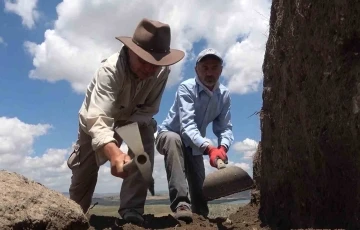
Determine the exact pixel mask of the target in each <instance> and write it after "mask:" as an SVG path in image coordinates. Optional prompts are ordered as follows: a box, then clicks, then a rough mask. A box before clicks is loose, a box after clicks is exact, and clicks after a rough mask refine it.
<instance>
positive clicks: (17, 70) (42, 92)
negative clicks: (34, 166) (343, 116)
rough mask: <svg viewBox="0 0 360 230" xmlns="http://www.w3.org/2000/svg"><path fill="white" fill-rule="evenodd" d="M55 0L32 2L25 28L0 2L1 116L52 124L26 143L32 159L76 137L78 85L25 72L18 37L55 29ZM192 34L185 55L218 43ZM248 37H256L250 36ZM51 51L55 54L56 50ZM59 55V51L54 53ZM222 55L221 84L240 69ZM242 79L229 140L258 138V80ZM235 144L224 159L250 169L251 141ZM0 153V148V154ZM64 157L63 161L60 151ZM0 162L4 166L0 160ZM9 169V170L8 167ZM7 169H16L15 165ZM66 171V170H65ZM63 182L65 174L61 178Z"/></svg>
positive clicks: (27, 59) (28, 61)
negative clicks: (33, 13) (33, 12)
mask: <svg viewBox="0 0 360 230" xmlns="http://www.w3.org/2000/svg"><path fill="white" fill-rule="evenodd" d="M13 2H14V1H13ZM35 2H36V1H35ZM61 2H62V1H58V0H57V1H45V0H40V1H38V2H37V5H36V11H37V12H38V13H39V14H40V17H38V19H37V20H35V24H34V26H33V27H32V28H28V27H26V26H25V25H24V24H22V17H21V15H18V14H16V13H14V12H6V11H5V4H4V1H2V2H1V5H0V6H1V9H2V10H1V11H0V37H1V38H2V40H3V42H2V43H1V42H0V60H1V65H0V72H1V73H2V74H1V77H0V85H1V91H0V98H1V99H0V117H5V118H6V119H10V118H14V117H17V118H18V119H19V120H20V121H21V122H22V123H24V124H28V125H37V124H49V125H51V126H52V127H51V128H50V129H47V131H46V134H43V135H38V136H36V135H35V136H34V141H33V142H32V143H31V145H29V147H30V148H32V149H33V151H34V154H33V155H31V157H32V158H35V157H36V156H37V157H41V156H42V155H43V154H44V153H45V152H46V151H48V150H49V149H66V150H69V148H70V147H71V144H72V143H73V142H75V141H76V136H77V123H78V120H77V118H78V116H77V115H78V110H79V108H80V106H81V103H82V101H83V98H84V94H83V93H82V92H81V90H76V89H74V88H73V87H72V85H71V80H69V79H70V78H66V77H64V79H60V80H58V81H54V82H50V81H48V80H44V79H46V77H48V76H42V79H31V78H30V77H29V72H30V71H31V70H33V69H36V68H37V67H39V66H34V65H33V59H34V54H31V53H29V52H28V51H27V49H26V47H25V46H24V42H26V41H30V42H33V43H35V44H41V43H43V42H45V40H46V38H45V36H44V33H45V31H46V30H48V29H56V28H54V21H55V20H57V19H58V17H65V16H64V15H59V14H58V13H57V12H56V6H57V5H58V4H59V3H61ZM80 2H82V1H80ZM214 7H215V6H214ZM79 15H81V14H79ZM79 20H80V18H79ZM134 20H135V19H134ZM135 21H136V20H135ZM134 23H135V22H134ZM136 23H137V21H136ZM131 29H132V28H129V31H130V30H131ZM63 30H64V29H63ZM250 31H251V30H250ZM198 37H199V39H197V40H196V41H194V42H193V43H192V47H191V48H190V49H189V48H188V49H186V52H187V54H189V56H191V54H192V55H197V54H198V53H199V52H200V51H201V50H202V49H203V48H206V47H209V46H211V47H216V46H217V44H218V42H214V41H211V39H209V38H207V37H206V36H203V37H201V34H200V35H198ZM238 37H239V36H238ZM111 39H112V38H111ZM114 40H115V39H114ZM253 40H254V41H256V39H253ZM262 41H266V39H263V40H262ZM234 42H236V41H234ZM241 42H243V41H242V40H239V39H237V43H239V44H240V43H241ZM253 43H254V42H253ZM115 44H116V43H115ZM262 45H264V44H262ZM120 47H121V44H120V43H118V46H116V45H115V46H112V47H111V48H112V49H111V50H112V51H113V52H116V51H117V49H120ZM219 47H220V46H219ZM219 50H221V48H219ZM227 50H228V51H226V48H224V50H222V51H223V52H222V53H223V54H224V56H225V55H227V54H230V53H231V52H230V51H231V46H230V48H228V49H227ZM234 51H236V49H235V48H234V49H233V52H234ZM261 54H262V53H261V52H260V55H259V57H260V59H259V60H258V62H259V63H260V64H259V63H255V65H257V69H258V70H259V66H260V67H261V63H262V60H261ZM53 55H56V53H55V54H53ZM104 55H105V54H104ZM59 56H61V55H60V54H59ZM249 56H251V54H249ZM227 57H228V58H227V59H226V58H225V65H226V64H227V63H226V60H229V62H230V61H231V66H233V67H232V68H230V67H229V69H231V71H228V72H225V74H226V73H229V72H231V73H232V76H233V77H230V75H231V74H230V73H229V74H228V75H224V76H222V78H221V81H222V82H223V83H224V84H225V85H229V84H230V85H232V83H233V82H236V79H235V77H236V74H237V73H236V71H237V69H236V68H238V70H239V71H241V70H242V67H237V65H238V64H239V63H238V62H237V61H236V59H235V64H234V58H231V57H232V56H230V55H229V56H227ZM235 57H236V56H235ZM89 58H91V57H89ZM244 58H247V57H246V55H245V56H244V55H242V57H241V58H239V61H240V60H245V59H244ZM245 61H247V60H245ZM249 63H250V62H249ZM240 64H241V63H240ZM250 64H251V63H250ZM46 65H47V68H51V66H52V65H54V66H56V65H57V62H47V63H46ZM193 65H194V62H193V60H191V59H190V60H185V61H184V63H183V65H182V66H181V70H182V72H183V79H182V80H185V79H187V78H192V77H194V74H195V72H194V67H193ZM94 68H95V67H94ZM47 73H49V72H47ZM178 73H179V72H178ZM255 73H256V71H255ZM78 74H79V77H80V78H81V77H82V75H84V79H86V80H84V82H88V81H89V80H90V79H91V75H86V74H84V73H82V72H81V71H79V72H78ZM261 74H262V73H261V72H259V71H258V72H257V74H255V75H256V77H257V78H260V79H262V76H261ZM253 75H254V73H250V74H249V78H250V77H251V76H253ZM257 75H260V76H257ZM241 76H242V77H243V78H244V76H245V78H246V75H241ZM241 76H240V77H241ZM171 77H174V78H178V77H179V76H174V75H172V76H171ZM49 79H51V77H49ZM243 81H244V82H249V84H250V85H255V86H256V87H255V88H256V89H255V90H254V89H253V90H248V92H245V93H244V92H243V91H244V90H237V89H236V88H234V89H232V94H231V97H232V111H231V112H232V122H233V125H234V127H233V132H234V136H235V142H244V140H245V139H247V138H248V139H251V140H254V141H256V142H258V141H259V140H260V124H259V117H258V116H257V115H253V116H251V115H252V114H253V113H254V112H256V111H259V110H260V108H261V106H262V90H261V89H262V81H261V80H257V81H255V83H254V81H250V80H249V79H245V80H243ZM178 84H179V82H176V83H174V84H173V85H172V86H171V87H168V88H167V89H166V91H165V93H164V95H163V99H162V103H161V107H160V112H159V113H158V114H157V115H156V116H155V118H156V120H157V121H158V123H160V122H162V120H163V119H164V118H165V116H166V115H167V112H168V110H169V108H170V106H171V105H172V103H173V100H174V96H175V90H176V88H177V86H178ZM242 85H244V84H242ZM244 87H245V86H244ZM252 88H254V87H252ZM250 116H251V117H250ZM11 132H20V133H11ZM3 133H11V135H12V136H16V135H22V134H21V129H17V128H14V129H12V130H7V131H6V132H3ZM25 134H26V132H24V133H23V135H25ZM1 135H2V134H1V130H0V140H4V137H3V139H1ZM3 135H4V134H3ZM207 137H208V138H210V139H214V138H215V136H214V135H213V134H212V130H211V125H209V127H208V136H207ZM23 138H26V137H23ZM235 142H234V143H235ZM17 144H19V143H16V142H14V145H15V147H16V145H17ZM238 146H239V148H238V149H234V148H233V147H232V148H231V149H230V152H229V158H230V160H231V161H233V162H236V163H246V164H248V165H249V167H250V169H249V170H248V171H249V172H251V171H252V170H251V167H252V164H251V159H248V158H247V159H244V154H245V153H244V151H246V147H248V148H250V151H253V152H254V146H246V144H244V143H243V144H242V145H238ZM0 149H1V148H0ZM9 153H10V152H4V153H3V154H9ZM1 154H2V153H1V150H0V155H1ZM28 156H30V155H28ZM64 159H65V160H66V154H65V157H64ZM64 159H63V160H64ZM0 166H1V167H4V166H3V165H2V164H1V162H0ZM9 169H10V170H11V169H12V168H9ZM13 170H14V171H16V169H13ZM64 170H65V169H64ZM66 175H68V172H67V174H66ZM34 177H35V178H36V179H38V180H40V181H41V180H42V178H41V177H36V176H34ZM58 177H60V175H58ZM64 181H66V179H64ZM54 187H55V188H58V189H59V190H64V188H65V189H66V185H65V186H63V187H61V186H55V185H54ZM99 191H100V190H99Z"/></svg>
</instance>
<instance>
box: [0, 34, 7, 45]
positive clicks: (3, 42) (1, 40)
mask: <svg viewBox="0 0 360 230" xmlns="http://www.w3.org/2000/svg"><path fill="white" fill-rule="evenodd" d="M1 44H2V45H4V46H7V43H6V42H5V40H4V39H3V38H2V37H1V36H0V45H1Z"/></svg>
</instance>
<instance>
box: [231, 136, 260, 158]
mask: <svg viewBox="0 0 360 230" xmlns="http://www.w3.org/2000/svg"><path fill="white" fill-rule="evenodd" d="M257 146H258V142H256V141H255V140H252V139H249V138H246V139H245V140H243V141H239V142H236V143H234V145H233V147H232V148H233V149H234V150H235V151H236V152H238V153H241V154H244V159H252V157H253V155H254V153H255V152H256V148H257Z"/></svg>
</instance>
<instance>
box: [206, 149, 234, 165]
mask: <svg viewBox="0 0 360 230" xmlns="http://www.w3.org/2000/svg"><path fill="white" fill-rule="evenodd" d="M205 151H206V152H207V154H208V155H209V159H210V165H211V166H212V167H214V168H216V166H217V160H218V159H219V158H220V159H221V160H223V161H224V163H227V161H228V158H227V155H226V149H222V148H221V147H218V148H216V147H214V146H212V145H209V146H208V147H207V148H206V150H205Z"/></svg>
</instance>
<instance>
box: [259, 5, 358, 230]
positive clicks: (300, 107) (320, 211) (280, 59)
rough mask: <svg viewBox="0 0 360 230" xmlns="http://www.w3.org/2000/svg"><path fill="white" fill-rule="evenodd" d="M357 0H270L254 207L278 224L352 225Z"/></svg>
mask: <svg viewBox="0 0 360 230" xmlns="http://www.w3.org/2000/svg"><path fill="white" fill-rule="evenodd" d="M359 15H360V1H359V0H336V1H312V0H295V1H284V0H273V1H272V7H271V17H270V24H269V32H270V34H269V37H268V42H267V46H266V53H265V59H264V64H263V71H264V88H263V107H262V111H261V117H262V118H261V131H262V135H261V149H262V151H261V163H262V165H261V167H260V168H261V173H260V174H261V180H260V192H261V198H260V199H261V202H260V203H261V210H262V213H263V214H264V218H263V219H264V220H266V221H268V222H269V223H270V224H271V225H272V226H275V227H278V228H280V229H290V228H302V229H303V228H325V229H329V228H330V229H333V228H341V229H344V228H345V229H360V212H359V206H360V180H359V176H360V154H359V151H360V141H359V140H360V125H359V124H360V113H359V111H360V20H359V18H360V16H359Z"/></svg>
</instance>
